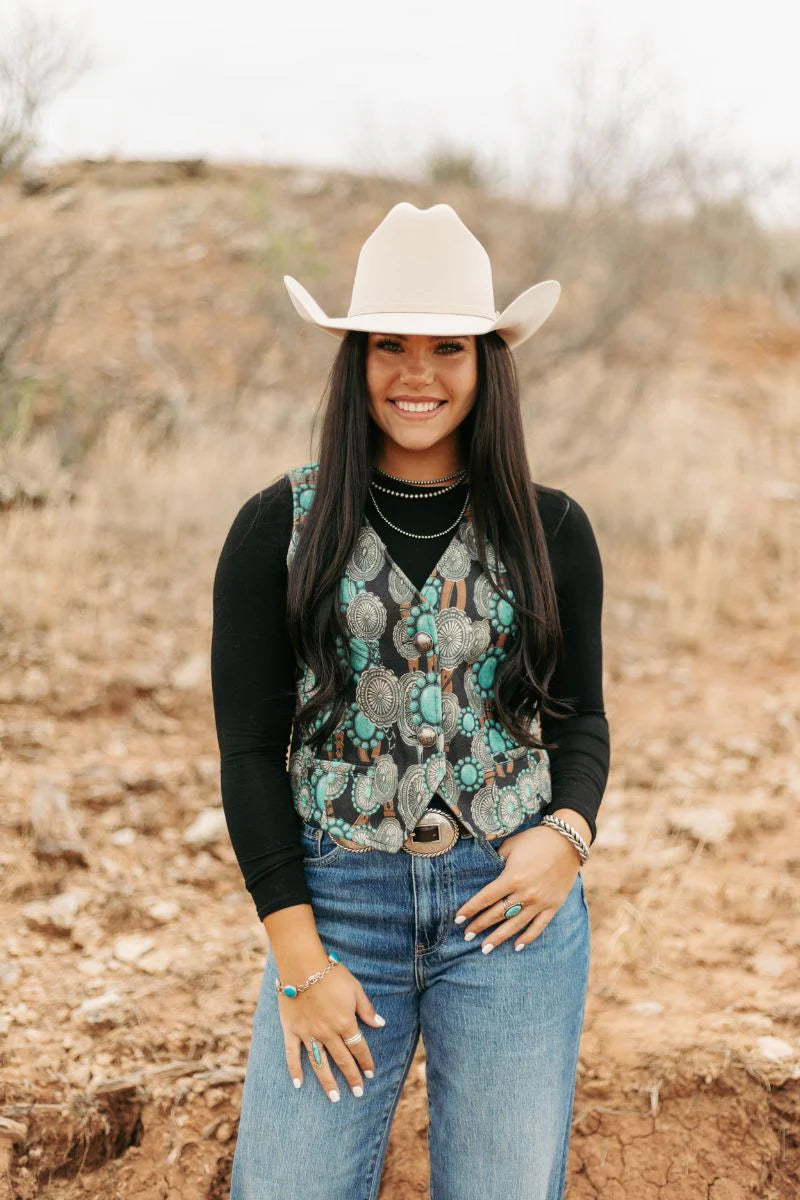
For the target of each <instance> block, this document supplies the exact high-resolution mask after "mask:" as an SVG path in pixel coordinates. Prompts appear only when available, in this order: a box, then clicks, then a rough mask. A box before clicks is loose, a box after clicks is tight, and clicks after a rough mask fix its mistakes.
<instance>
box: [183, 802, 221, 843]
mask: <svg viewBox="0 0 800 1200" xmlns="http://www.w3.org/2000/svg"><path fill="white" fill-rule="evenodd" d="M226 830H227V824H226V821H225V812H224V810H223V809H222V808H220V807H215V808H204V809H203V811H202V812H201V813H199V814H198V816H197V817H196V818H195V820H194V821H192V823H191V825H190V826H189V828H188V829H186V830H184V834H183V841H184V844H185V845H187V846H207V845H211V844H212V843H213V842H216V841H218V840H219V839H220V838H221V837H223V836H224V835H225V833H226Z"/></svg>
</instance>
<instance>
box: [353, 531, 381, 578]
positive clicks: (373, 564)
mask: <svg viewBox="0 0 800 1200" xmlns="http://www.w3.org/2000/svg"><path fill="white" fill-rule="evenodd" d="M384 561H385V557H384V549H383V546H382V545H381V542H380V539H379V537H378V535H377V533H375V531H374V529H371V528H370V527H369V525H362V527H361V530H360V531H359V534H358V538H357V539H356V544H355V546H354V547H353V552H352V554H351V555H350V558H349V559H348V562H347V574H348V575H349V577H350V578H351V579H356V580H359V581H360V582H361V583H366V582H368V581H369V580H370V579H374V578H375V577H376V576H377V575H379V574H380V572H381V570H382V568H383V564H384Z"/></svg>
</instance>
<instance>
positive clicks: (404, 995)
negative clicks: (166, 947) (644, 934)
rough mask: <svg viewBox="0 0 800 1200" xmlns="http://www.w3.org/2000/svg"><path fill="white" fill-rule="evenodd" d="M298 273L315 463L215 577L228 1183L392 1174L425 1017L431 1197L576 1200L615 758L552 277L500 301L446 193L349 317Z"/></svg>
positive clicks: (294, 287) (350, 1189) (392, 219)
mask: <svg viewBox="0 0 800 1200" xmlns="http://www.w3.org/2000/svg"><path fill="white" fill-rule="evenodd" d="M285 283H286V286H287V288H288V290H289V293H290V296H291V299H292V302H293V304H294V305H295V308H296V309H297V311H298V312H299V314H300V315H301V317H303V319H304V320H306V321H309V322H312V323H314V324H316V325H317V326H318V327H319V328H321V329H323V330H325V331H326V332H328V333H330V334H333V335H334V336H336V337H337V338H338V339H340V346H339V350H338V353H337V355H336V358H335V361H334V363H333V368H332V372H331V376H330V390H329V396H328V404H327V409H326V413H325V418H324V426H323V431H322V444H321V450H320V454H319V459H318V460H317V461H314V462H311V463H307V464H304V465H302V466H299V467H296V468H294V469H293V470H290V471H288V472H286V474H285V475H283V476H282V477H281V478H280V479H279V480H278V481H277V482H276V483H274V484H272V485H271V486H270V487H268V488H266V489H265V490H263V491H262V492H259V493H258V494H257V495H255V496H253V497H251V499H250V500H248V501H247V503H246V504H245V505H243V507H242V508H241V509H240V511H239V513H238V514H237V516H236V519H235V520H234V522H233V526H232V528H231V530H230V532H229V534H228V537H227V539H226V542H225V545H224V547H223V550H222V553H221V555H220V560H219V564H218V567H217V573H216V577H215V582H214V629H213V639H212V684H213V695H214V707H215V717H216V723H217V733H218V738H219V745H220V754H221V786H222V800H223V805H224V808H225V813H226V817H227V822H228V828H229V831H230V835H231V840H232V844H233V846H234V849H235V852H236V855H237V858H238V861H239V863H240V865H241V868H242V872H243V874H244V879H245V883H246V886H247V887H248V889H249V890H250V892H251V894H252V896H253V899H254V901H255V903H256V909H257V913H258V916H259V918H261V919H262V920H263V924H264V926H265V928H266V931H267V934H268V938H269V954H268V957H267V962H266V968H265V971H264V975H263V980H262V985H261V991H260V995H259V999H258V1004H257V1007H256V1012H255V1016H254V1022H253V1031H252V1043H251V1048H250V1054H249V1059H248V1064H247V1072H246V1077H245V1084H244V1091H243V1098H242V1113H241V1120H240V1124H239V1132H238V1139H237V1144H236V1152H235V1156H234V1163H233V1174H232V1183H231V1197H232V1200H251V1198H252V1200H255V1198H256V1197H259V1198H263V1200H267V1198H268V1197H269V1198H271V1197H273V1196H303V1197H304V1198H305V1200H334V1198H335V1200H361V1198H370V1200H371V1198H373V1197H375V1196H377V1194H378V1188H379V1183H380V1176H381V1168H382V1165H383V1161H384V1155H385V1151H386V1146H387V1141H388V1137H389V1132H390V1127H391V1122H392V1117H393V1114H394V1111H395V1108H396V1106H397V1102H398V1099H399V1096H400V1093H401V1090H402V1086H403V1082H404V1080H405V1078H406V1075H407V1072H408V1070H409V1067H410V1065H411V1062H412V1060H413V1057H414V1053H415V1050H416V1047H417V1044H418V1040H419V1037H420V1035H421V1036H422V1038H423V1044H424V1047H425V1053H426V1081H427V1088H428V1100H429V1130H428V1142H429V1152H430V1178H431V1196H432V1197H433V1200H456V1198H457V1200H465V1198H471V1197H477V1196H480V1197H482V1198H483V1200H557V1198H560V1197H561V1196H562V1195H563V1189H564V1180H565V1173H566V1161H567V1148H568V1141H569V1131H570V1124H571V1118H572V1110H573V1098H574V1089H575V1078H576V1071H577V1061H578V1045H579V1040H580V1034H581V1029H582V1024H583V1015H584V1003H585V995H586V984H587V976H588V969H589V932H590V931H589V916H588V910H587V906H586V901H585V897H584V890H583V879H582V875H581V865H582V863H583V862H585V860H586V858H587V856H588V852H589V851H588V847H589V844H591V842H592V841H593V840H594V837H595V833H596V824H595V818H596V815H597V810H598V807H599V804H600V801H601V798H602V794H603V791H604V788H605V784H606V780H607V776H608V769H609V736H608V723H607V720H606V715H605V711H604V708H603V695H602V678H601V677H602V650H601V633H600V627H601V606H602V591H603V578H602V567H601V562H600V556H599V552H598V548H597V544H596V541H595V538H594V534H593V531H592V528H591V525H590V523H589V520H588V518H587V516H586V513H585V512H584V510H583V509H582V508H581V506H580V505H579V504H578V503H577V502H576V501H575V500H574V499H572V498H571V497H569V496H568V495H567V494H566V493H565V492H563V491H560V490H558V489H554V488H547V487H544V486H542V485H539V484H536V483H533V482H531V479H530V472H529V467H528V463H527V458H526V454H525V448H524V439H523V431H522V423H521V415H520V405H519V393H518V384H517V378H516V374H515V366H514V359H513V356H512V353H511V348H512V347H513V346H516V345H519V344H521V343H522V342H523V341H524V340H526V339H527V338H528V337H530V336H531V335H532V334H533V333H534V332H535V331H536V329H538V328H539V326H540V325H541V324H542V323H543V322H544V321H545V320H546V319H547V317H548V316H549V315H550V313H551V311H552V309H553V308H554V306H555V304H556V302H557V300H558V295H559V292H560V288H559V285H558V284H557V283H555V282H554V281H552V280H548V281H545V282H544V283H540V284H537V285H535V286H534V287H532V288H529V289H528V290H527V291H526V292H523V293H522V295H521V296H519V297H518V298H517V299H516V300H515V301H514V302H513V303H512V304H511V305H509V306H508V307H507V308H506V309H505V310H504V312H503V313H498V311H497V310H496V309H495V306H494V297H493V291H492V274H491V267H490V263H489V259H488V256H487V254H486V251H485V250H484V248H483V246H482V245H481V243H480V242H479V241H478V240H477V238H475V237H474V235H473V234H472V233H471V232H470V231H469V230H468V229H467V227H466V226H465V225H464V224H463V222H461V220H460V219H459V218H458V216H457V215H456V213H455V212H454V210H453V209H452V208H451V207H450V206H449V205H446V204H437V205H434V206H432V207H431V208H428V209H418V208H416V207H415V206H414V205H412V204H409V203H406V202H402V203H400V204H397V205H395V206H394V208H392V209H391V211H390V212H389V213H388V214H387V216H386V217H385V218H384V220H383V221H382V222H381V223H380V225H379V226H378V227H377V229H376V230H375V231H374V232H373V233H372V234H371V235H370V237H369V238H368V239H367V241H366V242H365V244H364V246H363V247H362V250H361V253H360V255H359V259H358V265H357V270H356V276H355V283H354V287H353V294H352V300H351V305H350V310H349V313H348V315H347V316H346V317H340V318H329V317H328V316H327V315H326V314H325V313H324V312H323V310H322V309H321V308H320V307H319V305H318V304H317V303H316V302H315V301H314V299H313V298H312V297H311V296H310V294H309V293H308V292H307V291H306V289H305V288H303V287H302V286H301V285H300V284H299V283H298V282H297V281H296V280H294V279H292V278H291V277H290V276H285ZM287 748H288V755H287ZM476 935H478V936H477V937H476ZM518 951H521V953H519V952H518ZM281 1046H282V1047H283V1051H284V1053H283V1054H281V1053H280V1050H281ZM303 1051H305V1054H304V1053H303ZM343 1083H345V1084H347V1085H348V1087H347V1090H346V1091H345V1094H344V1095H342V1090H341V1089H342V1084H343ZM340 1100H344V1101H345V1102H344V1103H338V1104H337V1103H336V1102H337V1101H340Z"/></svg>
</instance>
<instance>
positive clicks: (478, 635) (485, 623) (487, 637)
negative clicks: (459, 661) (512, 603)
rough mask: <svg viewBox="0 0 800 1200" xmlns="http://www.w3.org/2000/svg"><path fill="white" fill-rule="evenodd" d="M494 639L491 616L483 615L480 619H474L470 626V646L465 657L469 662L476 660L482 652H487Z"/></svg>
mask: <svg viewBox="0 0 800 1200" xmlns="http://www.w3.org/2000/svg"><path fill="white" fill-rule="evenodd" d="M491 641H492V631H491V627H490V625H489V618H488V617H483V618H482V619H481V620H480V621H473V622H472V625H471V628H470V647H469V651H468V653H467V654H466V656H465V658H466V661H467V662H468V663H471V662H475V660H476V659H477V658H480V656H481V655H482V654H485V653H486V651H487V650H488V649H489V646H490V645H491Z"/></svg>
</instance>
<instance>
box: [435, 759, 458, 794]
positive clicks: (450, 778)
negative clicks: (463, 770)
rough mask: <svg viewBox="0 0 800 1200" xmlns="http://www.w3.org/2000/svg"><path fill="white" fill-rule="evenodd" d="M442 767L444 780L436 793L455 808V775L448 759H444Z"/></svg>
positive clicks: (456, 792)
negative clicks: (443, 768)
mask: <svg viewBox="0 0 800 1200" xmlns="http://www.w3.org/2000/svg"><path fill="white" fill-rule="evenodd" d="M444 767H445V770H444V779H442V780H441V781H440V783H439V787H438V789H437V791H438V792H439V795H440V796H441V797H442V799H443V800H445V801H446V802H447V803H448V804H452V805H453V806H455V804H456V801H457V800H458V788H457V787H456V774H455V771H454V770H453V764H452V763H451V762H450V759H449V758H448V759H445V764H444Z"/></svg>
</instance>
